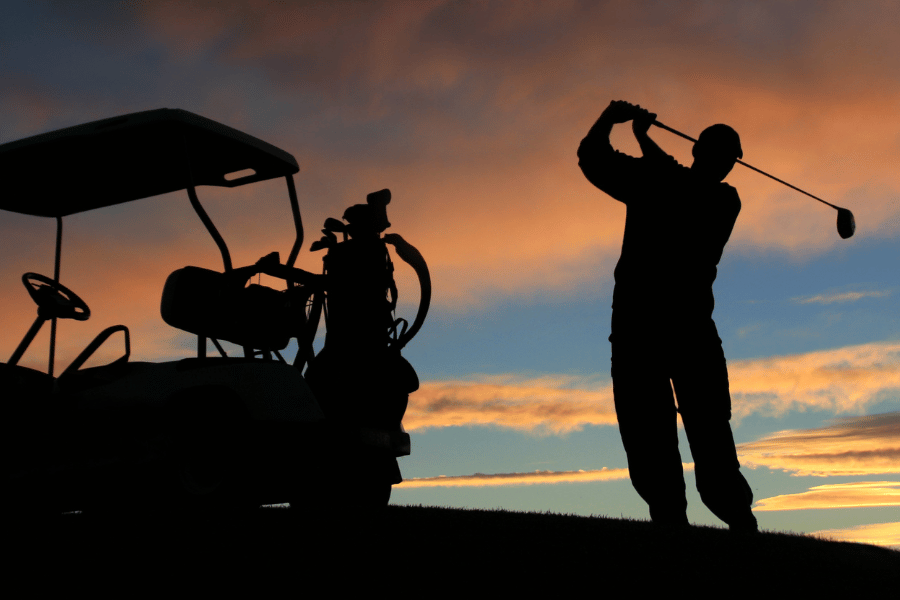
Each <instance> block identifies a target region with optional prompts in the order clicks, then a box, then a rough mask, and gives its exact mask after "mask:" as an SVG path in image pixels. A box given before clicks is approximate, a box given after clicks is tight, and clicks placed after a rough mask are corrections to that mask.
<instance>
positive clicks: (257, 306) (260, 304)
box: [160, 267, 292, 351]
mask: <svg viewBox="0 0 900 600" xmlns="http://www.w3.org/2000/svg"><path fill="white" fill-rule="evenodd" d="M160 313H161V314H162V318H163V321H165V322H166V323H167V324H168V325H171V326H172V327H175V328H177V329H181V330H182V331H186V332H188V333H193V334H196V335H201V336H205V337H208V338H212V339H216V340H225V341H227V342H231V343H232V344H236V345H238V346H243V347H246V348H253V349H256V350H268V351H274V350H283V349H284V348H285V347H287V345H288V341H289V340H290V332H291V330H292V327H291V326H290V323H291V313H290V311H289V309H288V306H287V301H286V298H285V294H284V292H279V291H278V290H274V289H272V288H269V287H265V286H261V285H255V284H254V285H249V286H247V287H243V286H242V282H240V281H235V279H234V278H233V277H229V276H228V275H227V274H225V273H219V272H216V271H210V270H209V269H202V268H200V267H184V268H183V269H178V270H177V271H175V272H173V273H172V274H171V275H169V277H168V279H167V280H166V285H165V287H164V288H163V294H162V303H161V305H160Z"/></svg>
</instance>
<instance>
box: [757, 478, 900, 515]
mask: <svg viewBox="0 0 900 600" xmlns="http://www.w3.org/2000/svg"><path fill="white" fill-rule="evenodd" d="M879 506H900V482H896V481H862V482H858V483H836V484H832V485H819V486H816V487H813V488H810V489H809V490H808V491H806V492H801V493H799V494H785V495H783V496H773V497H772V498H764V499H762V500H759V501H758V502H757V503H756V505H755V506H754V507H753V510H754V511H759V512H767V511H778V510H810V509H822V508H871V507H879Z"/></svg>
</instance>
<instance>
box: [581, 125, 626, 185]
mask: <svg viewBox="0 0 900 600" xmlns="http://www.w3.org/2000/svg"><path fill="white" fill-rule="evenodd" d="M613 124H614V123H613V121H612V119H609V118H608V117H605V116H604V115H600V118H599V119H597V122H596V123H594V126H593V127H591V130H590V131H589V132H588V134H587V135H586V136H585V138H584V139H583V140H581V145H580V146H578V166H579V167H581V172H582V173H584V176H585V178H586V179H587V180H588V181H590V182H591V183H592V184H593V185H594V187H596V188H598V189H600V190H602V191H604V192H606V193H607V194H609V195H610V196H612V197H613V198H615V199H616V200H620V201H624V200H623V195H622V193H621V190H620V188H621V187H622V184H623V183H624V180H626V179H627V178H628V176H627V173H629V172H630V171H631V170H632V169H631V165H632V164H633V163H634V161H636V160H637V159H636V158H634V157H632V156H628V155H627V154H623V153H621V152H617V151H616V150H615V149H614V148H613V147H612V144H611V143H610V141H609V134H610V133H611V132H612V127H613Z"/></svg>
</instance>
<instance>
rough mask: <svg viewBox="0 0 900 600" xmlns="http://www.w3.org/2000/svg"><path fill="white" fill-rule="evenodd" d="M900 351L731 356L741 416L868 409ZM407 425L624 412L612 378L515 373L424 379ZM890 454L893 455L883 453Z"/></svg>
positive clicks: (575, 421)
mask: <svg viewBox="0 0 900 600" xmlns="http://www.w3.org/2000/svg"><path fill="white" fill-rule="evenodd" d="M898 354H900V344H897V343H883V344H863V345H860V346H849V347H846V348H840V349H836V350H827V351H821V352H810V353H807V354H800V355H793V356H781V357H773V358H764V359H751V360H739V361H734V362H731V363H729V367H728V368H729V379H730V386H731V394H732V404H733V412H734V416H735V419H736V420H737V419H740V418H741V417H744V416H747V415H750V414H764V415H770V416H778V415H783V414H785V413H787V412H789V411H795V410H807V409H816V410H828V411H833V412H836V413H851V412H858V411H861V410H862V409H864V408H865V407H866V406H868V405H870V404H872V403H874V402H877V401H879V400H881V399H884V398H885V396H886V394H888V393H891V392H892V391H894V390H897V389H900V360H898V359H897V357H898ZM404 424H405V425H406V427H407V428H408V429H410V430H416V429H427V428H429V427H452V426H458V427H469V426H496V427H506V428H510V429H517V430H520V431H539V432H546V433H557V434H558V433H565V432H569V431H574V430H578V429H581V428H582V427H585V426H592V425H593V426H596V425H615V424H616V416H615V408H614V404H613V393H612V384H611V383H610V382H609V381H608V380H600V379H596V378H589V377H575V376H562V375H548V376H544V377H539V378H527V377H521V376H513V375H507V376H494V377H487V376H485V377H481V378H473V379H472V380H468V381H466V380H457V381H427V382H423V383H422V387H421V388H420V389H419V390H418V391H417V392H416V393H415V394H413V395H412V397H411V399H410V405H409V410H408V411H407V413H406V418H405V419H404ZM873 443H874V442H873ZM881 447H882V448H883V447H884V446H881ZM872 449H873V448H870V447H865V448H862V447H861V448H860V451H868V450H872ZM747 452H748V453H749V452H751V448H750V447H749V446H748V449H747ZM753 456H754V457H755V456H756V455H755V454H754V455H753ZM754 460H762V459H761V458H758V457H757V458H754ZM890 460H892V459H891V457H890V456H889V455H886V456H885V457H884V458H883V461H890ZM760 464H762V463H760ZM878 468H882V467H878ZM878 472H881V471H878Z"/></svg>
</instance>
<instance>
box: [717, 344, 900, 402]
mask: <svg viewBox="0 0 900 600" xmlns="http://www.w3.org/2000/svg"><path fill="white" fill-rule="evenodd" d="M729 379H730V384H731V394H732V400H733V406H734V416H735V418H736V419H740V418H742V417H744V416H746V415H750V414H763V415H766V416H781V415H783V414H785V413H787V412H789V411H792V410H800V411H802V410H808V409H815V410H828V411H833V412H835V413H838V414H840V413H848V412H857V411H861V410H862V409H863V408H865V407H866V406H867V405H869V404H871V403H874V402H877V401H879V400H884V399H886V398H887V395H888V394H890V393H895V392H896V391H897V390H900V343H897V342H884V343H872V344H861V345H858V346H846V347H843V348H836V349H834V350H821V351H817V352H809V353H805V354H794V355H788V356H773V357H769V358H758V359H750V360H742V361H734V362H730V363H729Z"/></svg>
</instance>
